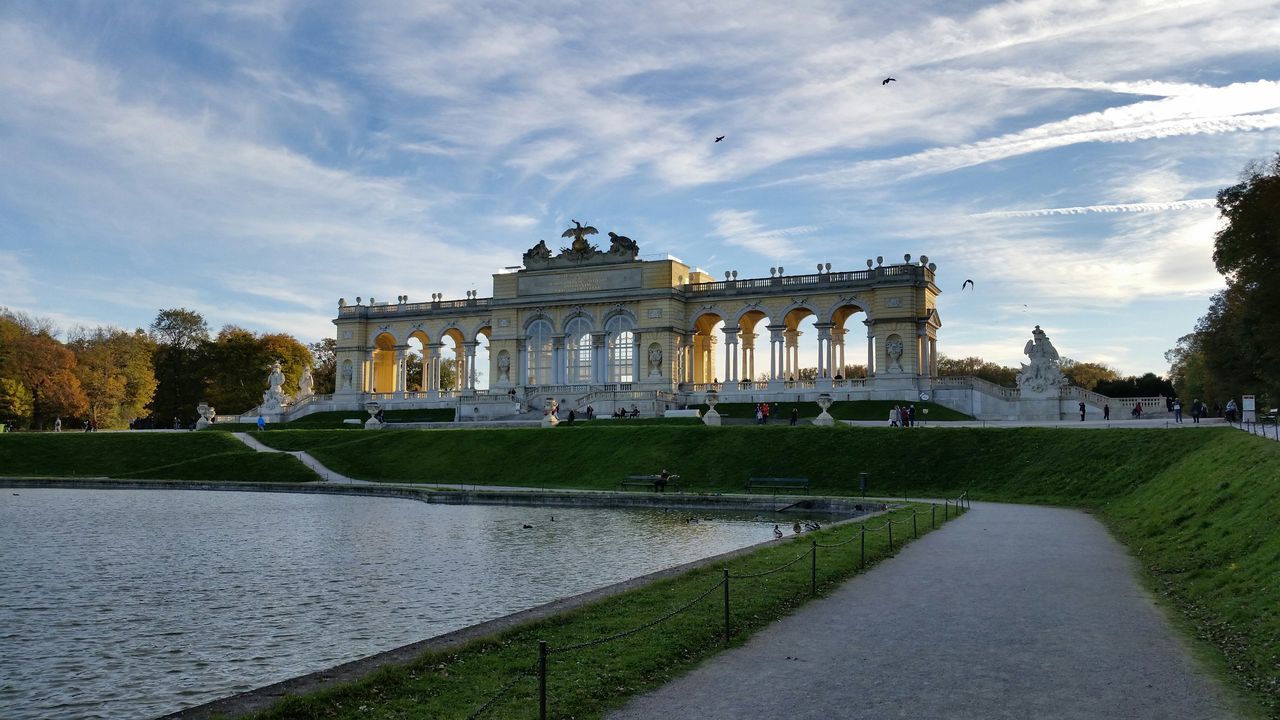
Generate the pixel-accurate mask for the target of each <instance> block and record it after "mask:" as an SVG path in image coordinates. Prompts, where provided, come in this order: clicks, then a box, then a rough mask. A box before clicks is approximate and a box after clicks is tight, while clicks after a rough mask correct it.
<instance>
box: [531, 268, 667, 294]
mask: <svg viewBox="0 0 1280 720" xmlns="http://www.w3.org/2000/svg"><path fill="white" fill-rule="evenodd" d="M641 279H642V276H641V272H640V268H627V269H624V270H597V271H595V272H584V273H572V274H568V273H565V274H559V275H532V276H527V277H521V278H518V279H517V281H516V282H517V285H516V288H517V293H518V294H520V295H550V294H552V293H556V294H564V293H580V292H600V291H603V290H626V289H630V288H638V287H640V282H641Z"/></svg>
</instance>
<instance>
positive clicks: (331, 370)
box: [307, 338, 421, 395]
mask: <svg viewBox="0 0 1280 720" xmlns="http://www.w3.org/2000/svg"><path fill="white" fill-rule="evenodd" d="M307 349H309V350H310V351H311V367H312V368H313V369H312V371H311V378H312V379H313V380H314V381H315V385H314V390H313V391H314V392H315V394H317V395H328V394H330V393H332V392H333V391H334V389H335V388H336V387H337V380H338V341H337V340H334V339H333V338H325V339H323V340H321V341H320V342H317V343H311V344H310V345H308V346H307ZM419 372H421V370H419Z"/></svg>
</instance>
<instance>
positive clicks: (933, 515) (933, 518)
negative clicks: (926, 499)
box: [929, 505, 938, 530]
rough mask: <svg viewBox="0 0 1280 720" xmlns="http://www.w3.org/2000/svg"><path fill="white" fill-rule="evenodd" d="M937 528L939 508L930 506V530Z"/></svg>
mask: <svg viewBox="0 0 1280 720" xmlns="http://www.w3.org/2000/svg"><path fill="white" fill-rule="evenodd" d="M936 527H938V506H937V505H930V506H929V529H930V530H932V529H934V528H936Z"/></svg>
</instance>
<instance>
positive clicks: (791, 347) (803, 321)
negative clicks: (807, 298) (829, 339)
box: [782, 307, 822, 381]
mask: <svg viewBox="0 0 1280 720" xmlns="http://www.w3.org/2000/svg"><path fill="white" fill-rule="evenodd" d="M813 318H814V315H813V311H812V310H810V309H809V308H806V307H797V308H793V309H792V310H790V311H789V312H788V313H787V314H786V315H785V316H784V317H783V320H782V324H783V325H785V326H786V330H784V331H783V332H782V337H783V350H784V352H783V363H782V377H783V378H784V379H786V380H796V381H810V380H813V379H815V378H816V377H818V376H819V375H821V374H822V371H821V370H819V368H818V363H817V343H816V340H815V341H813V342H811V343H810V344H809V346H808V347H806V346H804V345H802V344H801V341H800V339H801V338H803V337H809V338H816V336H817V332H816V330H815V329H814V322H813Z"/></svg>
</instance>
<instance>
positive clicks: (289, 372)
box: [203, 325, 312, 412]
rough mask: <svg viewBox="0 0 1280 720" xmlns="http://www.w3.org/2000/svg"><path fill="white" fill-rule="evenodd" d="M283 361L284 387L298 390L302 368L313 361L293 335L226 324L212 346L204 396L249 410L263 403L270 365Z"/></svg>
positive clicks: (219, 403) (214, 403) (212, 402)
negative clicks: (262, 333) (251, 330)
mask: <svg viewBox="0 0 1280 720" xmlns="http://www.w3.org/2000/svg"><path fill="white" fill-rule="evenodd" d="M276 361H280V369H281V372H283V373H284V376H285V382H284V385H283V386H282V387H281V389H282V390H283V391H284V392H285V393H286V394H289V395H292V394H296V393H297V392H298V378H299V377H301V376H302V368H304V367H307V366H309V365H310V364H311V362H312V359H311V351H310V350H308V349H307V347H306V346H305V345H303V344H302V343H300V342H298V341H297V340H296V339H294V337H293V336H292V335H286V334H283V333H269V334H264V335H255V334H254V333H252V332H250V331H249V330H246V329H244V328H242V327H237V326H235V325H227V326H225V327H223V328H222V330H220V331H218V336H217V337H216V338H214V340H213V343H212V344H211V345H210V347H209V353H208V362H207V369H206V373H205V386H204V393H203V398H204V400H205V401H206V402H208V403H209V404H210V405H212V406H214V407H215V408H222V409H223V410H224V411H228V412H246V411H248V410H250V409H252V408H255V407H257V406H258V405H259V404H261V403H262V393H263V392H265V391H266V389H267V375H268V373H270V372H271V366H272V365H273V364H274V363H275V362H276Z"/></svg>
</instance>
